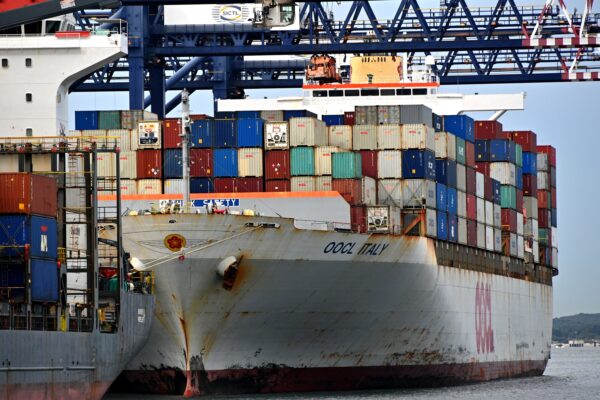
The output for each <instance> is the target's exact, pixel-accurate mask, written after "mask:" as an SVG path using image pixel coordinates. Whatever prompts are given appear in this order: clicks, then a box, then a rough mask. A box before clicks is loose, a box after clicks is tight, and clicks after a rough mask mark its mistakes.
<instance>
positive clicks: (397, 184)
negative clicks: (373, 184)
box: [377, 179, 402, 207]
mask: <svg viewBox="0 0 600 400" xmlns="http://www.w3.org/2000/svg"><path fill="white" fill-rule="evenodd" d="M377 199H378V201H379V204H386V205H390V206H397V207H402V180H401V179H378V180H377Z"/></svg>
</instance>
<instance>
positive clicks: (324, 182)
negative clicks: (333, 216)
mask: <svg viewBox="0 0 600 400" xmlns="http://www.w3.org/2000/svg"><path fill="white" fill-rule="evenodd" d="M315 190H316V191H317V192H330V191H332V190H333V186H332V184H331V176H317V177H315ZM365 204H370V203H365ZM373 204H375V203H373Z"/></svg>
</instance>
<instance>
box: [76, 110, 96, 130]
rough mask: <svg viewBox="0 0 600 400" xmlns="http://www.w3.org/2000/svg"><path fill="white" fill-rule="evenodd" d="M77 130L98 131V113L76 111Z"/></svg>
mask: <svg viewBox="0 0 600 400" xmlns="http://www.w3.org/2000/svg"><path fill="white" fill-rule="evenodd" d="M75 129H76V130H78V131H90V130H96V129H98V111H75Z"/></svg>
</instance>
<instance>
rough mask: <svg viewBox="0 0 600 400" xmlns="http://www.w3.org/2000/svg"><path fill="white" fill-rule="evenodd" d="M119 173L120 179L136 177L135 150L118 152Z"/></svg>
mask: <svg viewBox="0 0 600 400" xmlns="http://www.w3.org/2000/svg"><path fill="white" fill-rule="evenodd" d="M119 173H120V174H121V179H135V178H137V157H136V155H135V151H122V152H120V153H119Z"/></svg>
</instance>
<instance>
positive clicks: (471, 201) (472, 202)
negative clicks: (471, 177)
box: [466, 193, 477, 221]
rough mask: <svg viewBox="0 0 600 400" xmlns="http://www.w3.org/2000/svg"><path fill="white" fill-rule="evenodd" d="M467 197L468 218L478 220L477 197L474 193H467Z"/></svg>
mask: <svg viewBox="0 0 600 400" xmlns="http://www.w3.org/2000/svg"><path fill="white" fill-rule="evenodd" d="M466 199H467V219H470V220H473V221H476V220H477V197H475V195H474V194H469V193H467V194H466Z"/></svg>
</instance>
